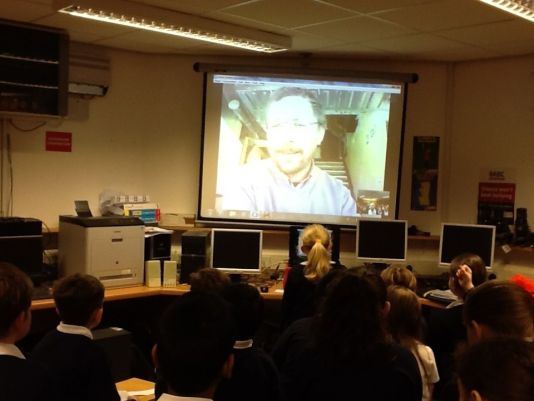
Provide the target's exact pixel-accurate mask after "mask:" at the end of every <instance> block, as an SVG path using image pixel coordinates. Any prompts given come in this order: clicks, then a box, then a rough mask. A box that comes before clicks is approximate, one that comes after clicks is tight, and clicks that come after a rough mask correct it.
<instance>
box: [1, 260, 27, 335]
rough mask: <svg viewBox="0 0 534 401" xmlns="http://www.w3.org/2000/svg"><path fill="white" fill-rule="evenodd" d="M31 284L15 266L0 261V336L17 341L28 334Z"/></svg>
mask: <svg viewBox="0 0 534 401" xmlns="http://www.w3.org/2000/svg"><path fill="white" fill-rule="evenodd" d="M32 291H33V286H32V282H31V280H30V278H29V277H28V276H27V275H26V274H24V273H23V272H22V271H21V270H19V269H18V268H17V267H16V266H14V265H12V264H9V263H5V262H0V338H2V339H3V338H6V337H9V336H12V337H13V339H14V341H13V342H15V341H18V340H20V339H22V338H23V337H25V336H26V334H28V331H29V329H30V324H31V311H30V306H31V304H32Z"/></svg>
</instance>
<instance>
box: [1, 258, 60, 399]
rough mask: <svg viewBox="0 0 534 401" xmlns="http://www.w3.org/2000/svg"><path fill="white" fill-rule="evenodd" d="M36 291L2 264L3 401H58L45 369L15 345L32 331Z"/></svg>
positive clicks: (26, 281) (23, 276)
mask: <svg viewBox="0 0 534 401" xmlns="http://www.w3.org/2000/svg"><path fill="white" fill-rule="evenodd" d="M32 290H33V287H32V283H31V281H30V279H29V277H28V276H26V274H24V273H23V272H22V271H20V270H19V269H18V268H17V267H16V266H13V265H11V264H9V263H4V262H0V401H13V400H24V401H34V400H35V401H37V400H39V401H42V400H50V401H52V400H55V394H54V393H53V392H52V389H51V388H50V387H51V386H50V384H49V379H48V376H47V374H46V372H45V370H44V367H42V366H40V365H38V364H36V363H34V362H32V361H28V360H27V359H26V357H25V356H24V354H23V353H22V352H21V350H20V349H19V348H18V347H17V346H16V345H15V343H16V342H18V341H19V340H21V339H22V338H24V337H25V336H26V334H28V332H29V330H30V326H31V321H32V315H31V309H30V307H31V303H32Z"/></svg>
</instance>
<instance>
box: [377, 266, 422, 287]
mask: <svg viewBox="0 0 534 401" xmlns="http://www.w3.org/2000/svg"><path fill="white" fill-rule="evenodd" d="M380 277H382V280H384V282H385V283H386V286H387V287H389V286H390V285H400V286H402V287H406V288H409V289H410V290H412V291H415V290H416V288H417V278H415V274H413V272H412V271H410V270H409V269H408V268H407V267H406V266H402V265H391V266H388V267H387V268H385V269H384V270H383V271H382V273H380Z"/></svg>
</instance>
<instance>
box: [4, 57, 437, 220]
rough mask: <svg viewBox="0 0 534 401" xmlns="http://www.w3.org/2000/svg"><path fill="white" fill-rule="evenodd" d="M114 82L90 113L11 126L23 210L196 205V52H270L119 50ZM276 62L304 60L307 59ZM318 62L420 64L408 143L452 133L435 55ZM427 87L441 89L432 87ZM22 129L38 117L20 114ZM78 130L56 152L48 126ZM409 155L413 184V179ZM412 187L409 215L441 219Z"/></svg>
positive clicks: (45, 214)
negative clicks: (128, 200) (122, 202)
mask: <svg viewBox="0 0 534 401" xmlns="http://www.w3.org/2000/svg"><path fill="white" fill-rule="evenodd" d="M109 53H110V57H111V73H112V78H111V85H110V88H109V91H108V93H107V95H106V96H105V97H103V98H94V99H92V100H89V101H80V100H78V102H79V103H80V102H88V107H89V110H88V118H87V119H80V118H77V117H76V116H73V117H71V118H70V119H66V120H52V121H48V122H47V124H46V125H45V126H44V127H42V128H39V129H37V130H35V131H33V132H29V133H23V132H18V131H17V130H16V129H14V128H13V127H12V126H10V125H8V126H7V130H8V131H9V133H10V134H11V141H12V152H13V170H14V199H13V215H19V216H32V217H36V218H39V219H41V220H43V221H45V222H46V223H47V224H48V225H50V226H51V227H57V216H58V215H59V214H65V213H67V214H68V213H73V211H74V210H73V202H72V201H73V200H75V199H87V200H89V202H90V205H91V207H92V208H93V210H95V211H97V209H98V207H97V206H98V195H99V193H100V192H102V191H103V190H105V189H111V190H116V191H121V192H124V193H128V194H149V195H150V196H151V198H152V199H153V200H154V201H156V202H158V203H159V204H160V207H161V209H162V211H163V212H176V213H194V212H195V211H196V206H197V205H196V202H197V195H198V194H197V187H198V169H199V164H200V130H201V118H202V116H201V106H202V75H201V74H199V73H196V72H194V71H193V69H192V65H193V63H194V62H196V61H204V62H209V61H211V62H214V61H216V62H219V63H245V64H252V63H256V64H265V60H271V59H270V58H269V59H265V58H261V59H259V58H248V59H244V58H222V59H221V58H217V59H209V58H196V57H180V56H157V55H143V54H136V53H129V52H122V51H114V50H110V51H109ZM272 64H273V65H280V64H285V65H290V66H299V64H300V61H297V60H293V59H290V60H287V59H286V60H284V59H282V60H277V61H274V62H272ZM308 64H309V65H310V67H311V68H324V69H332V68H337V69H339V68H338V67H339V66H340V65H341V66H342V68H343V69H346V70H373V69H377V70H386V71H395V72H416V73H418V74H419V77H420V79H419V82H418V83H417V84H414V85H412V86H411V87H410V89H409V95H408V104H407V108H408V114H407V121H406V127H407V129H406V145H405V150H408V151H409V152H411V147H410V145H409V144H410V139H411V136H413V135H425V134H426V135H440V136H441V135H443V130H444V121H443V108H444V104H443V99H444V98H445V95H444V94H443V91H444V90H445V81H446V67H445V66H443V65H440V64H435V63H427V64H425V63H419V64H417V63H415V64H414V63H404V64H399V63H397V64H395V63H382V64H380V63H364V62H357V61H350V60H342V61H341V62H340V61H339V60H317V61H315V60H312V61H311V62H310V61H308ZM426 93H440V95H439V96H432V97H428V96H426ZM14 122H15V124H16V125H17V126H19V127H21V128H25V129H27V128H31V127H32V126H36V125H37V124H38V123H39V121H38V120H29V119H22V118H15V119H14ZM46 130H55V131H67V132H72V135H73V146H72V152H71V153H60V152H46V151H45V150H44V146H45V139H44V137H45V131H46ZM408 159H409V158H408V157H405V166H407V168H405V170H404V171H403V177H402V180H403V187H409V179H410V175H409V164H408V163H407V162H408V161H409V160H408ZM407 205H409V191H408V192H407V191H404V190H403V191H402V193H401V217H403V218H408V219H409V220H410V221H412V220H413V222H414V224H418V225H421V224H423V223H425V224H426V225H427V227H430V226H434V227H437V226H438V225H437V224H438V222H439V216H438V215H439V212H438V213H435V212H434V213H432V214H430V215H429V216H428V218H426V217H424V216H425V214H426V213H424V212H423V213H421V212H418V213H416V214H411V213H410V212H409V211H408V210H407Z"/></svg>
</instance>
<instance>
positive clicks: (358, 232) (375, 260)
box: [356, 218, 408, 263]
mask: <svg viewBox="0 0 534 401" xmlns="http://www.w3.org/2000/svg"><path fill="white" fill-rule="evenodd" d="M361 222H364V223H366V222H371V223H376V224H402V225H404V251H403V253H404V255H403V257H402V258H391V257H369V256H361V255H360V252H361V249H360V248H361V247H360V238H361V232H362V231H361V229H360V224H361ZM407 258H408V221H407V220H397V219H394V220H382V219H362V218H360V219H358V225H357V227H356V259H357V260H359V261H361V262H371V263H400V262H406V260H407Z"/></svg>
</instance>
